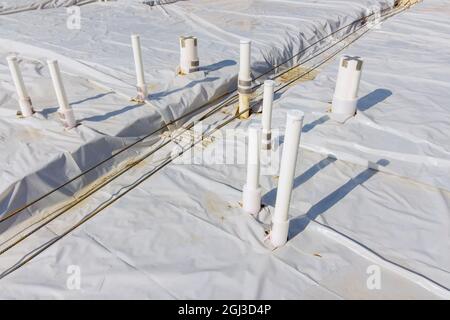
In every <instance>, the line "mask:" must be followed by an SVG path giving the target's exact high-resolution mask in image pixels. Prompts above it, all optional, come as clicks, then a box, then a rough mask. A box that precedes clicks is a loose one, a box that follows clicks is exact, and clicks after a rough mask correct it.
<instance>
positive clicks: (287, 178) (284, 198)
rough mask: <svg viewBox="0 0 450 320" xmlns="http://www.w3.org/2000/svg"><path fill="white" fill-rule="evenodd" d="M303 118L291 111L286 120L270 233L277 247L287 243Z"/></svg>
mask: <svg viewBox="0 0 450 320" xmlns="http://www.w3.org/2000/svg"><path fill="white" fill-rule="evenodd" d="M303 117H304V114H303V112H301V111H291V112H290V113H288V115H287V118H286V131H285V134H284V144H283V154H282V156H281V166H280V178H279V180H278V191H277V199H276V202H275V212H274V214H273V217H272V230H271V232H270V241H271V242H272V244H273V245H274V246H275V247H281V246H283V245H284V244H285V243H286V242H287V237H288V231H289V220H288V217H289V206H290V202H291V195H292V188H293V184H294V177H295V166H296V164H297V154H298V150H299V145H300V135H301V131H302V126H303Z"/></svg>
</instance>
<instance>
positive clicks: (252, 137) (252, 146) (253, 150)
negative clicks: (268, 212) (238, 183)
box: [242, 126, 261, 215]
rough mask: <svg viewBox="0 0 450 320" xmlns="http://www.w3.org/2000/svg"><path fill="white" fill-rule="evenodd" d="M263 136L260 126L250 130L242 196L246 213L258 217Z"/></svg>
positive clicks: (252, 127)
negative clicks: (245, 178) (245, 176)
mask: <svg viewBox="0 0 450 320" xmlns="http://www.w3.org/2000/svg"><path fill="white" fill-rule="evenodd" d="M260 146H261V135H260V128H259V126H251V127H250V128H249V129H248V158H247V181H246V184H245V185H244V189H243V195H242V207H243V208H244V211H245V212H248V213H250V214H253V215H257V214H258V213H259V211H260V210H261V187H260V185H259V174H260Z"/></svg>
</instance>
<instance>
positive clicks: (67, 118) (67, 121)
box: [47, 60, 77, 129]
mask: <svg viewBox="0 0 450 320" xmlns="http://www.w3.org/2000/svg"><path fill="white" fill-rule="evenodd" d="M47 64H48V67H49V70H50V76H51V78H52V82H53V87H54V89H55V94H56V98H57V100H58V105H59V110H58V112H59V115H60V118H61V120H62V122H63V123H64V126H65V127H66V128H67V129H71V128H73V127H75V126H76V125H77V123H76V120H75V115H74V113H73V109H72V107H71V106H70V104H69V101H68V100H67V94H66V90H65V88H64V84H63V82H62V78H61V72H60V70H59V65H58V61H57V60H48V61H47Z"/></svg>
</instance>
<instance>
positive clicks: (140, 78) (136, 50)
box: [131, 34, 148, 102]
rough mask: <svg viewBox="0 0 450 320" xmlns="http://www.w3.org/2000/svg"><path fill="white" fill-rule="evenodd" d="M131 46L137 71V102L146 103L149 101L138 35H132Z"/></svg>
mask: <svg viewBox="0 0 450 320" xmlns="http://www.w3.org/2000/svg"><path fill="white" fill-rule="evenodd" d="M131 45H132V47H133V56H134V65H135V69H136V83H137V84H136V88H137V93H138V94H137V97H136V99H135V100H137V101H138V102H144V101H145V99H147V94H148V91H147V85H146V83H145V77H144V64H143V62H142V51H141V39H140V36H139V35H137V34H133V35H131Z"/></svg>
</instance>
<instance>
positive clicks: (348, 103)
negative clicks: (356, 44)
mask: <svg viewBox="0 0 450 320" xmlns="http://www.w3.org/2000/svg"><path fill="white" fill-rule="evenodd" d="M362 66H363V60H362V59H361V58H359V57H350V56H343V57H341V60H340V62H339V72H338V77H337V80H336V88H335V91H334V96H333V104H332V112H333V113H337V114H343V115H348V116H353V115H355V113H356V106H357V102H358V90H359V84H360V81H361V72H362Z"/></svg>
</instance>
